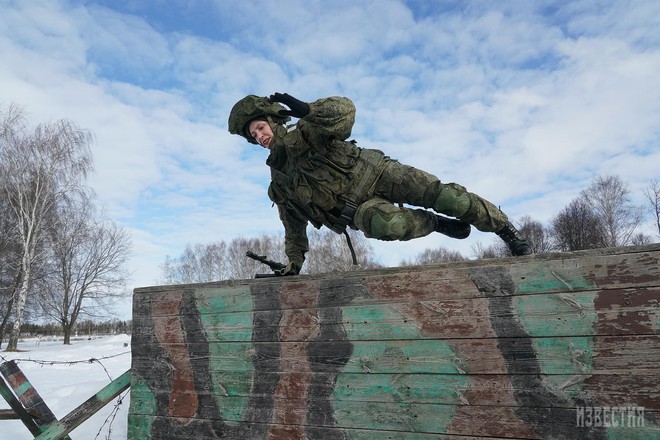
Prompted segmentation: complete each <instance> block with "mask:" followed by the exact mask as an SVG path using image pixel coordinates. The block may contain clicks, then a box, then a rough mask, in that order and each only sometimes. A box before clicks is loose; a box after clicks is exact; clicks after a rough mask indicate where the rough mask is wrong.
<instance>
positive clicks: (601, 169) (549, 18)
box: [0, 0, 660, 286]
mask: <svg viewBox="0 0 660 440" xmlns="http://www.w3.org/2000/svg"><path fill="white" fill-rule="evenodd" d="M0 11H1V13H0V53H1V54H2V58H1V61H0V106H2V107H3V108H6V106H7V105H8V104H9V103H16V104H18V105H21V106H23V107H24V109H25V110H26V112H27V114H28V117H29V118H30V119H31V120H32V121H34V122H48V121H54V120H57V119H61V118H67V119H71V120H73V121H74V122H75V123H76V124H78V125H79V126H80V127H83V128H87V129H89V130H91V131H92V132H93V133H94V135H95V141H94V144H93V146H92V149H93V153H94V160H95V165H96V172H95V174H94V175H93V176H92V178H91V180H90V183H91V184H92V186H93V187H94V189H95V190H96V192H97V195H98V198H99V201H100V202H101V203H102V204H103V206H104V207H105V210H106V213H107V214H108V215H109V216H110V217H111V218H112V219H113V220H115V221H116V222H117V223H119V224H120V225H121V226H123V227H125V228H126V229H127V230H128V231H129V232H130V234H131V236H132V240H133V243H134V248H135V252H134V257H133V261H132V264H131V267H132V268H133V269H134V271H135V275H134V277H133V285H134V286H146V285H152V284H155V283H156V282H157V279H158V277H159V275H160V274H159V269H158V266H159V264H161V263H162V261H163V260H164V258H165V256H166V255H172V256H174V255H178V254H179V253H180V252H181V251H182V250H183V248H184V246H185V245H186V243H195V242H202V243H206V242H211V241H214V240H227V241H229V240H231V239H232V238H235V237H237V236H253V235H259V234H262V233H268V234H270V233H278V232H281V225H280V223H279V220H278V218H277V213H276V210H275V208H272V207H271V204H270V202H269V200H268V199H267V196H266V187H267V184H268V176H269V173H268V169H267V167H266V166H265V164H264V161H265V159H266V151H265V150H263V149H261V148H259V147H255V146H253V145H249V144H247V143H246V142H244V141H242V140H241V138H239V137H236V136H231V135H229V133H228V132H227V116H228V113H229V110H230V109H231V106H232V105H233V104H234V103H235V102H236V101H237V100H238V99H240V98H241V97H243V96H244V95H246V94H258V95H269V94H271V93H273V92H276V91H278V92H288V93H290V94H292V95H294V96H296V97H299V98H300V99H303V100H308V101H312V100H314V99H317V98H321V97H325V96H330V95H341V96H347V97H349V98H351V99H352V100H353V101H354V102H355V104H356V106H357V109H358V111H357V117H356V124H355V127H354V130H353V135H352V137H353V138H355V139H356V140H357V141H358V145H360V146H363V147H374V148H379V149H381V150H383V151H385V152H386V153H387V154H388V155H390V156H392V157H395V158H397V159H399V160H400V161H401V162H404V163H407V164H410V165H413V166H418V167H420V168H422V169H424V170H426V171H429V172H431V173H433V174H435V175H437V176H438V177H440V179H441V180H443V181H447V182H449V181H454V182H458V183H460V184H462V185H464V186H466V187H468V189H469V190H471V191H474V192H476V193H478V194H480V195H482V196H484V197H485V198H487V199H489V200H491V201H492V202H494V203H496V204H498V205H500V206H501V207H502V209H503V210H504V211H505V212H507V213H508V214H509V215H510V216H511V217H512V218H513V219H514V220H515V219H516V218H519V217H520V216H522V215H526V214H527V215H531V216H532V217H533V218H535V219H537V220H539V221H541V222H544V223H547V222H548V221H549V220H550V219H551V218H552V216H554V215H555V214H557V213H558V212H559V210H561V209H562V208H563V207H565V206H566V205H567V204H568V203H570V201H571V200H572V199H573V198H575V197H576V196H577V195H578V194H579V192H580V191H581V190H583V189H584V188H586V187H587V186H588V185H589V183H590V181H591V180H592V178H593V177H594V176H595V175H598V174H617V175H619V176H620V177H621V178H622V179H623V180H625V181H626V182H627V183H628V184H629V186H630V189H631V191H632V192H633V196H634V198H635V199H636V200H637V201H638V202H640V203H641V202H642V200H643V195H642V191H643V190H644V188H646V187H647V186H648V185H649V184H650V182H651V180H652V179H654V178H658V177H659V175H660V173H659V172H658V169H659V165H658V164H660V147H659V145H660V142H659V141H660V75H658V72H660V2H657V1H645V0H640V1H565V2H563V1H533V2H530V1H527V0H519V1H506V2H487V1H425V0H424V1H422V0H414V1H408V2H406V1H394V0H375V1H360V0H350V1H343V0H337V1H334V2H326V1H309V0H307V1H302V0H301V1H288V0H281V1H247V2H246V1H242V0H241V1H211V0H198V1H176V0H174V1H165V0H158V1H156V0H154V1H146V0H141V1H120V2H118V1H111V0H107V1H82V0H49V1H45V0H31V1H29V2H26V1H11V0H0ZM649 220H650V219H649ZM647 232H648V233H652V232H653V229H652V224H651V223H650V222H649V224H648V229H647ZM492 240H493V236H492V235H489V234H483V233H480V232H478V231H474V232H473V234H472V236H471V238H470V239H468V240H465V241H457V240H450V239H446V238H444V237H442V236H440V235H435V236H430V237H427V238H424V239H418V240H413V241H410V242H406V243H383V242H376V241H372V244H373V245H374V248H375V250H376V252H377V256H378V258H379V259H380V260H381V262H383V263H384V264H386V265H396V264H397V263H398V262H399V261H400V260H402V259H403V258H409V257H411V256H414V255H415V254H417V253H418V252H420V251H422V250H423V249H425V248H427V247H435V246H445V247H447V248H449V249H456V250H459V251H461V252H462V253H463V254H464V255H466V256H470V255H471V247H472V245H473V244H474V243H475V242H477V241H479V242H482V243H484V244H490V243H491V242H492Z"/></svg>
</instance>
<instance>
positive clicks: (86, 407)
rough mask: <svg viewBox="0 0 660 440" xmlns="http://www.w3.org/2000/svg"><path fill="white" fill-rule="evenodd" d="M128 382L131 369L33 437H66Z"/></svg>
mask: <svg viewBox="0 0 660 440" xmlns="http://www.w3.org/2000/svg"><path fill="white" fill-rule="evenodd" d="M130 383H131V371H130V370H129V371H127V372H125V373H124V374H122V375H121V376H119V377H118V378H117V379H115V380H113V381H112V382H110V383H109V384H108V385H106V386H105V387H103V389H101V391H99V392H98V393H96V394H95V395H93V396H92V397H90V398H89V399H87V400H86V401H85V402H84V403H83V404H81V405H80V406H78V407H77V408H75V409H74V410H73V411H71V412H70V413H69V414H67V415H66V416H64V417H63V418H62V420H60V421H59V422H55V423H52V424H51V425H50V426H49V427H48V428H47V429H46V430H45V431H43V433H41V434H40V435H39V436H37V437H35V440H59V439H62V438H64V437H66V436H67V434H68V433H69V432H71V431H73V430H74V429H75V428H76V427H78V426H80V424H81V423H83V422H84V421H85V420H87V419H89V418H90V417H91V416H93V415H94V414H95V413H96V412H97V411H98V410H99V409H101V408H103V407H104V406H105V405H107V404H108V402H110V401H111V400H112V399H114V398H115V397H117V396H118V395H119V394H121V393H122V392H123V391H125V390H126V389H127V388H128V387H129V386H130Z"/></svg>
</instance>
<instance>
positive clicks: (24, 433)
mask: <svg viewBox="0 0 660 440" xmlns="http://www.w3.org/2000/svg"><path fill="white" fill-rule="evenodd" d="M130 342H131V337H130V336H128V335H117V336H109V337H98V338H92V339H91V340H88V339H87V338H83V339H81V340H72V342H71V345H63V344H62V340H61V339H60V340H44V339H42V340H41V341H39V340H38V339H36V338H35V339H26V340H24V341H21V342H19V345H18V348H19V350H21V351H20V352H16V353H7V352H5V351H0V363H2V362H5V361H8V360H12V359H15V360H16V361H17V362H18V366H19V368H20V369H21V371H23V373H25V375H26V376H27V378H28V380H29V381H30V382H31V383H32V385H33V386H34V387H35V388H36V390H37V392H39V394H40V395H41V397H42V398H43V399H44V401H45V402H46V405H48V407H49V408H50V409H51V411H53V413H54V414H55V417H57V418H58V419H62V418H63V417H64V416H66V415H67V414H68V413H69V412H71V410H73V409H75V408H76V407H77V406H78V405H80V404H81V403H83V402H84V401H86V400H87V399H88V398H90V397H91V396H93V395H94V394H96V393H97V392H98V391H99V390H100V389H101V388H103V387H104V386H105V385H107V384H108V383H110V377H111V378H112V379H116V378H117V377H119V376H120V375H121V374H122V373H124V372H125V371H126V370H128V369H129V368H130V367H131V353H130V351H131V348H130ZM90 359H98V360H99V361H98V362H89V360H90ZM32 361H38V362H32ZM77 361H82V362H77ZM50 362H53V364H49V363H50ZM68 362H75V363H72V364H68ZM106 370H107V372H106ZM120 397H123V399H122V403H121V404H120V405H119V406H118V407H117V414H116V416H115V417H114V420H113V421H112V425H111V426H110V427H109V426H108V423H109V422H108V423H106V419H108V417H112V413H113V410H115V407H116V406H117V399H115V400H113V401H112V402H110V403H108V404H107V405H106V406H105V407H103V408H102V409H101V410H100V411H99V412H97V413H96V414H95V415H94V416H92V417H91V418H90V419H88V420H87V421H86V422H85V423H83V424H82V425H80V426H79V427H77V428H76V429H74V430H73V431H71V433H70V434H69V435H70V437H71V439H72V440H93V439H99V440H103V439H107V440H121V439H126V432H127V417H128V405H129V395H128V390H127V391H125V392H124V393H122V394H121V396H120ZM0 409H9V404H7V402H5V400H4V399H3V398H2V397H0ZM104 424H105V425H104ZM109 428H110V431H109ZM0 438H3V439H5V438H6V439H12V440H22V439H29V440H32V439H33V438H34V437H33V436H32V435H31V434H30V431H28V430H27V428H26V427H25V426H24V425H23V423H22V422H21V421H20V420H0Z"/></svg>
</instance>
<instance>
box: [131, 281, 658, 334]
mask: <svg viewBox="0 0 660 440" xmlns="http://www.w3.org/2000/svg"><path fill="white" fill-rule="evenodd" d="M624 294H627V295H628V297H629V298H628V304H625V303H624V304H621V305H620V306H618V307H616V308H612V309H605V310H596V308H595V305H594V300H595V299H596V298H597V297H598V298H605V297H613V296H620V295H624ZM653 298H660V287H652V288H644V289H624V290H615V291H600V290H599V291H588V292H574V293H570V294H567V293H552V294H538V295H514V296H513V305H514V307H515V310H513V311H510V310H507V309H506V308H505V307H503V306H502V307H501V309H498V308H497V307H493V305H491V306H490V309H489V304H488V302H489V300H488V299H487V298H472V299H464V300H434V301H431V300H429V301H412V302H409V303H402V302H393V303H387V304H370V305H362V306H346V307H343V308H342V324H340V326H341V327H342V328H343V329H344V330H345V331H346V332H347V334H348V337H349V339H351V340H393V339H432V338H433V335H432V334H429V333H426V334H425V333H423V332H420V323H419V319H416V318H417V317H423V320H424V324H425V325H427V326H429V327H432V326H444V327H453V328H455V329H456V331H455V332H454V334H449V335H448V337H447V338H446V339H452V338H492V337H493V334H492V329H491V328H490V327H489V326H484V325H478V324H480V323H479V321H480V320H490V318H491V317H492V316H493V315H494V314H496V315H497V316H498V317H500V318H502V317H510V318H513V317H516V319H518V318H519V319H520V320H522V322H523V324H524V325H525V329H526V330H527V332H528V334H529V335H530V336H532V337H548V336H553V337H555V336H576V335H581V336H596V335H598V330H599V329H598V328H595V327H594V323H595V321H596V320H598V321H600V322H601V324H602V325H601V327H604V326H607V335H612V334H621V335H626V334H636V332H637V329H635V328H630V327H626V326H624V325H622V324H621V323H619V320H620V316H621V315H622V314H643V315H647V316H648V319H649V320H655V321H656V322H660V321H658V319H660V304H659V303H658V301H655V302H654V301H653ZM643 301H646V302H645V303H643V304H640V303H641V302H643ZM322 309H323V308H320V309H299V310H298V313H300V314H301V315H305V314H307V315H316V314H317V312H316V310H322ZM264 313H266V314H268V313H273V314H274V313H277V312H275V311H273V312H264ZM199 316H200V318H201V320H202V322H203V324H204V333H205V335H202V334H200V335H195V334H194V333H191V332H189V333H188V334H189V335H190V336H191V338H192V339H200V338H204V337H205V338H206V339H207V340H208V342H209V343H215V342H249V341H253V340H254V338H253V332H252V329H253V321H252V320H253V313H252V312H231V313H225V312H224V311H223V309H215V310H214V309H210V308H204V309H200V315H199ZM134 325H135V326H136V330H135V331H136V332H139V331H142V330H140V329H144V328H146V327H147V326H148V325H149V321H148V320H147V319H146V318H144V319H142V320H140V319H138V320H136V321H134ZM283 325H284V324H282V323H278V324H277V325H276V330H274V331H278V332H279V331H280V328H282V327H283ZM658 327H659V326H658V324H655V328H656V329H657V328H658ZM504 336H506V334H505V335H504ZM509 336H514V335H509Z"/></svg>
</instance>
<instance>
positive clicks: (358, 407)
mask: <svg viewBox="0 0 660 440" xmlns="http://www.w3.org/2000/svg"><path fill="white" fill-rule="evenodd" d="M276 400H277V399H276ZM246 401H247V398H228V399H224V400H223V401H222V403H223V405H224V406H225V408H226V410H225V413H224V415H225V418H224V420H222V425H224V426H226V427H227V429H226V430H225V432H230V431H231V427H233V428H236V429H238V428H239V427H240V423H247V422H249V423H252V424H254V423H259V424H269V423H270V421H271V418H273V417H275V418H277V417H278V411H286V412H287V415H288V416H289V417H290V416H291V413H295V414H296V415H297V418H299V419H300V420H303V421H304V423H303V424H302V426H314V427H335V428H339V429H349V430H355V429H360V430H373V431H403V432H414V433H427V434H461V435H471V436H496V437H499V436H510V437H514V438H515V437H522V438H543V436H541V435H539V434H538V433H537V432H536V431H535V430H534V429H533V428H530V427H525V425H524V424H523V423H521V419H520V417H519V416H518V415H517V414H516V411H515V407H506V406H495V407H492V406H491V407H483V406H478V405H469V406H468V405H465V406H462V407H460V409H461V411H462V413H461V414H460V415H457V411H458V410H459V407H458V406H457V405H442V404H415V403H408V402H402V403H397V402H373V401H362V402H361V401H320V400H319V401H314V400H313V401H305V400H287V401H286V402H285V403H277V402H276V403H275V405H274V408H275V410H274V412H272V413H271V412H267V411H263V412H257V413H253V414H251V417H250V418H249V419H246V418H245V413H244V411H243V410H244V408H245V407H246ZM327 405H331V406H332V407H333V420H325V421H323V420H321V419H319V418H317V417H316V414H317V413H320V412H321V411H324V408H325V407H326V406H327ZM527 411H529V412H537V413H538V414H539V415H541V416H543V417H544V419H545V424H546V425H545V426H544V432H546V433H553V432H555V433H557V434H558V435H561V434H559V433H563V432H572V433H573V435H574V436H575V437H574V438H589V437H585V435H584V434H585V433H588V432H589V431H592V430H593V429H592V427H586V426H582V427H581V426H576V425H577V423H576V422H577V417H578V412H577V411H578V409H577V408H575V407H574V408H551V407H550V408H547V407H536V408H529V409H528V410H527ZM132 414H133V415H142V414H139V413H135V412H133V413H132ZM142 416H150V415H148V414H144V415H142ZM658 416H660V412H654V411H648V410H645V411H644V412H643V418H644V426H635V428H637V429H642V428H644V427H645V426H646V423H648V422H649V421H650V420H652V419H656V420H657V417H658ZM457 417H460V418H462V419H463V420H462V421H461V422H458V421H457V420H456V418H457ZM282 418H283V417H282ZM476 418H478V419H476ZM170 420H171V419H170ZM309 420H314V421H315V422H314V423H311V422H309ZM641 423H642V421H641V420H640V421H635V424H636V425H637V424H641ZM175 424H176V422H174V421H170V423H169V426H172V425H175ZM649 425H650V424H649ZM456 426H460V429H461V431H460V432H456V431H454V429H456ZM650 433H660V429H658V428H657V427H655V426H653V425H650V426H649V429H647V430H645V435H649V434H650ZM221 438H222V437H221ZM297 438H304V437H297ZM545 438H557V437H553V436H545ZM642 438H653V437H642Z"/></svg>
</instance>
